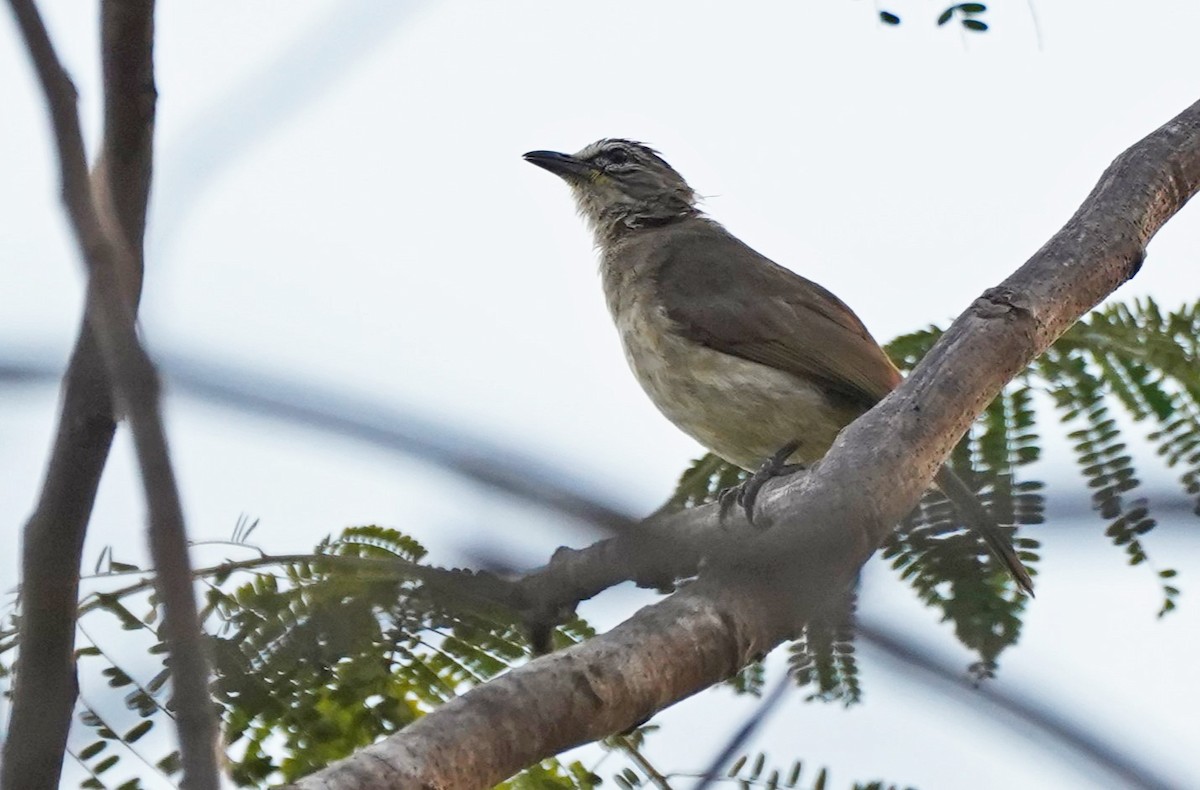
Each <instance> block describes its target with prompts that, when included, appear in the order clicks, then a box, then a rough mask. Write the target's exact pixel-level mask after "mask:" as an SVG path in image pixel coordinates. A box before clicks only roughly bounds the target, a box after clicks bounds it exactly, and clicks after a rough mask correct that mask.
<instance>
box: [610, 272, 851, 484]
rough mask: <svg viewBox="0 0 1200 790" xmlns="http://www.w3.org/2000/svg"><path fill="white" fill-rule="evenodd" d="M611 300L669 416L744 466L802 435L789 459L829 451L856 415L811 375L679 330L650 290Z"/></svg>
mask: <svg viewBox="0 0 1200 790" xmlns="http://www.w3.org/2000/svg"><path fill="white" fill-rule="evenodd" d="M633 290H634V291H639V290H640V291H642V292H643V294H644V296H643V297H636V296H635V297H630V296H629V294H630V291H628V290H627V291H626V292H625V294H624V297H625V298H623V299H620V300H610V308H612V314H613V319H614V321H615V322H616V326H617V331H618V332H619V333H620V336H621V343H622V345H623V346H624V349H625V358H626V360H628V362H629V367H630V368H631V369H632V370H633V373H634V375H635V376H636V377H637V380H638V382H639V383H640V384H641V385H642V388H643V389H644V390H645V391H646V394H648V395H649V396H650V399H651V400H652V401H653V402H654V405H655V406H657V407H658V409H659V411H661V412H662V413H663V414H664V415H665V416H666V417H667V419H669V420H670V421H671V422H673V423H674V424H675V425H676V426H677V427H679V428H680V429H681V430H683V431H684V432H685V433H687V434H688V435H690V436H691V437H692V438H694V439H695V440H696V441H698V442H699V443H700V444H702V445H704V446H705V447H706V448H708V449H709V450H711V451H712V452H714V453H716V454H717V455H719V456H721V457H722V458H724V459H725V460H727V461H730V462H731V463H734V464H737V465H738V466H740V467H742V468H744V469H755V468H757V467H758V466H759V465H761V464H762V462H763V461H764V460H766V459H767V458H769V457H770V456H772V455H773V454H774V453H775V452H776V451H778V450H779V448H781V447H782V446H783V445H785V444H787V443H788V442H791V441H799V442H800V449H799V450H797V451H796V453H795V454H794V455H793V456H792V458H791V460H792V461H793V462H798V463H809V462H812V461H814V460H816V459H818V458H820V457H821V456H822V455H824V454H825V451H826V450H828V449H829V446H830V445H831V444H832V443H833V440H834V439H835V438H836V436H837V434H838V432H839V431H840V430H841V428H842V427H843V426H844V425H846V424H847V423H848V422H849V421H850V420H851V419H853V417H854V416H855V415H854V414H853V413H847V411H846V408H845V407H844V406H843V407H841V408H839V407H838V406H837V405H836V404H835V402H834V401H831V400H830V399H829V398H828V397H826V394H825V392H824V391H823V389H821V388H820V387H819V386H818V385H816V384H815V383H813V382H810V381H805V380H802V379H801V378H799V377H797V376H794V375H792V374H790V373H787V372H785V371H782V370H778V369H775V368H771V367H768V366H766V365H761V364H759V363H757V362H751V361H750V360H746V359H743V358H741V357H736V356H732V355H730V354H725V353H722V352H719V351H716V350H714V349H712V348H709V347H707V346H704V345H701V344H699V343H696V342H694V341H692V340H689V339H687V338H685V337H683V336H682V335H681V334H679V332H678V330H677V328H676V327H675V325H674V322H672V321H671V319H670V318H669V317H668V316H667V314H666V311H665V309H664V308H663V307H662V306H661V305H658V304H656V303H655V302H654V300H653V299H652V298H650V293H648V290H649V289H633Z"/></svg>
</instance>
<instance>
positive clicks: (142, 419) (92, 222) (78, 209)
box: [5, 0, 220, 790]
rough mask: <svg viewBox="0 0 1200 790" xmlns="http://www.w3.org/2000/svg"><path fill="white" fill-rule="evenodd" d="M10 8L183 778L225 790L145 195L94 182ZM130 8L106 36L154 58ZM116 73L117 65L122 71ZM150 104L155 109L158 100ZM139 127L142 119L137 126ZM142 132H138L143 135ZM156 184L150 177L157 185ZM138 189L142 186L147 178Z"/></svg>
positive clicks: (40, 41) (18, 6)
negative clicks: (125, 426) (153, 313)
mask: <svg viewBox="0 0 1200 790" xmlns="http://www.w3.org/2000/svg"><path fill="white" fill-rule="evenodd" d="M9 4H10V5H11V6H12V9H13V13H14V15H15V16H16V19H17V25H18V27H19V29H20V30H21V34H22V36H23V38H24V40H25V44H26V47H27V48H28V50H29V54H30V56H31V58H32V60H33V64H34V68H35V70H36V72H37V76H38V80H39V82H40V83H41V86H42V90H43V92H44V94H45V96H46V101H47V104H48V107H49V110H50V118H51V125H52V127H53V130H54V138H55V141H56V143H57V149H58V159H59V166H60V171H61V172H60V177H61V182H62V196H63V202H64V203H65V205H66V209H67V214H68V216H69V218H70V221H71V226H72V229H73V231H74V234H75V239H76V243H77V244H78V246H79V249H80V252H81V254H82V257H83V260H84V263H85V264H86V265H87V269H88V274H89V279H88V299H87V308H86V318H87V323H88V326H89V328H90V330H91V332H92V334H93V335H94V337H95V340H96V345H97V346H98V347H99V349H100V353H101V356H102V357H103V359H104V366H105V369H106V370H107V371H108V373H109V375H110V377H111V381H112V385H113V389H114V390H115V392H116V395H117V400H118V401H119V402H120V404H121V405H122V407H123V408H124V410H125V411H126V412H127V413H128V415H129V421H130V426H131V428H132V431H133V439H134V446H135V449H136V452H137V457H138V463H139V466H140V467H141V473H142V484H143V489H144V491H145V496H146V502H147V509H148V511H149V520H150V552H151V556H152V557H153V559H154V564H155V567H156V569H157V573H156V578H157V579H158V581H159V591H158V592H159V598H160V600H162V602H163V608H164V612H165V616H164V630H165V632H166V636H167V645H168V648H169V650H170V656H171V666H172V670H173V672H174V679H175V684H174V694H175V703H176V709H177V711H178V719H177V724H178V730H179V739H180V753H181V758H182V765H183V775H184V779H183V782H184V784H185V785H186V786H188V787H190V788H194V789H195V790H216V788H217V787H218V785H219V783H220V776H219V771H218V768H217V760H216V745H217V724H216V714H215V711H214V709H213V705H212V701H211V699H210V697H209V695H208V665H207V661H206V658H205V653H204V649H203V641H202V637H201V633H200V622H199V617H198V615H197V611H196V596H195V590H194V589H193V587H192V581H191V568H190V562H189V559H188V553H187V538H186V533H185V528H184V523H183V511H182V507H181V505H180V502H179V492H178V489H177V486H176V483H175V476H174V471H173V470H172V468H171V463H170V456H169V453H168V450H167V441H166V434H165V432H164V430H163V424H162V417H161V414H160V413H159V391H158V379H157V373H156V371H155V370H154V366H153V363H152V362H151V361H150V358H149V357H148V356H147V355H146V352H145V350H144V349H143V348H142V346H141V343H140V341H139V339H138V337H137V332H136V329H135V324H134V316H135V301H134V299H133V298H132V296H133V294H134V293H135V292H136V290H137V289H136V283H134V282H133V281H132V280H131V275H133V274H135V273H138V272H139V271H140V267H139V265H138V256H137V255H136V254H135V253H134V252H133V250H132V248H131V241H130V240H131V236H130V234H129V233H128V232H127V229H126V228H124V227H122V225H121V215H122V213H123V209H122V207H123V206H124V207H125V208H126V209H128V208H129V206H131V205H132V204H135V203H136V202H137V200H138V197H137V196H134V197H133V198H130V199H129V200H128V202H126V201H124V200H121V201H118V200H117V199H116V198H115V197H114V195H115V192H114V191H113V190H112V189H110V185H109V183H107V182H106V180H102V179H96V180H93V179H91V178H90V177H89V175H88V171H87V159H86V155H85V153H84V146H83V138H82V135H81V133H80V128H79V117H78V114H77V111H76V106H75V103H76V93H75V87H74V85H72V83H71V80H70V78H69V77H68V76H67V74H66V72H65V71H64V70H63V67H62V64H61V63H60V62H59V60H58V56H57V55H56V53H55V52H54V48H53V45H52V44H51V42H50V38H49V35H48V34H47V32H46V28H45V26H44V24H43V23H42V20H41V16H40V15H39V14H38V11H37V8H36V6H35V5H34V3H33V2H32V0H9ZM114 8H115V6H114ZM129 9H133V10H132V16H131V17H129V18H126V19H124V20H121V19H117V17H116V15H115V14H114V16H112V17H106V19H105V22H106V24H105V26H104V27H105V33H106V37H107V34H108V31H109V24H108V23H109V20H110V19H111V20H112V22H111V25H112V29H114V30H116V29H123V24H124V23H127V22H128V21H129V20H130V19H132V20H133V21H134V22H135V23H138V22H141V23H142V24H141V26H140V27H138V29H139V30H140V31H141V32H142V34H143V36H144V40H143V41H142V42H141V51H144V52H145V53H146V57H147V58H149V46H150V38H151V36H152V30H153V21H152V9H153V6H152V4H150V3H148V2H146V3H143V4H142V5H141V12H142V13H141V15H140V16H139V15H138V13H137V9H136V8H133V7H132V6H130V7H127V8H124V9H120V13H124V12H125V11H127V10H129ZM135 26H136V25H135ZM116 45H117V42H114V41H105V46H106V47H109V46H116ZM112 57H113V60H106V64H105V65H106V69H105V72H106V79H113V77H112V72H111V71H110V64H115V63H116V62H117V59H119V57H120V53H112ZM139 63H140V61H139ZM112 68H114V69H116V66H115V65H113V66H112ZM146 68H148V67H146ZM116 70H117V71H119V70H120V69H116ZM136 83H137V80H136V79H135V84H136ZM119 89H120V88H119V87H118V86H114V95H113V97H112V100H113V101H118V100H120V101H126V100H129V97H124V96H121V97H118V96H116V95H115V91H116V90H119ZM150 106H153V99H152V98H151V100H150ZM114 116H115V117H122V116H123V114H122V113H121V112H117V111H114V112H113V113H111V114H110V113H106V120H111V119H112V118H113V117H114ZM137 125H138V124H137V123H136V122H135V123H134V124H132V127H136V126H137ZM123 131H126V130H123ZM133 133H134V134H137V130H136V129H134V130H133ZM147 134H148V133H147ZM148 178H149V175H148V173H147V174H146V176H145V183H146V184H147V188H148ZM109 180H111V181H112V186H116V185H117V182H116V181H115V179H109ZM138 183H142V181H141V180H138ZM98 193H99V195H98ZM105 194H107V195H108V197H109V198H110V199H111V203H110V204H109V205H105V203H106V201H105V199H104V195H105ZM98 198H99V199H98ZM98 204H99V205H98ZM133 208H136V206H133ZM104 209H109V211H108V213H102V210H104ZM77 572H78V571H77V569H76V573H77ZM27 674H28V673H27ZM61 759H62V758H61V751H60V753H59V755H58V758H57V760H58V763H59V764H60V765H61ZM60 770H61V769H60ZM10 776H11V780H12V782H13V784H12V786H13V787H17V786H18V785H17V784H15V782H16V781H18V776H17V775H16V774H15V773H13V774H10V773H9V770H8V769H7V768H6V773H5V777H6V781H8V778H9V777H10ZM19 781H20V782H21V784H20V785H19V786H21V787H29V786H30V785H29V784H28V783H27V780H26V777H24V776H21V777H19Z"/></svg>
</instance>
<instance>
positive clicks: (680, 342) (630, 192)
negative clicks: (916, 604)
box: [525, 139, 1032, 593]
mask: <svg viewBox="0 0 1200 790" xmlns="http://www.w3.org/2000/svg"><path fill="white" fill-rule="evenodd" d="M525 158H526V159H527V160H528V161H530V162H532V163H533V164H536V165H538V166H540V167H543V168H545V169H547V170H549V171H551V172H553V173H555V174H556V175H559V176H560V177H562V178H563V179H564V180H565V181H566V182H567V183H568V184H569V185H570V187H571V190H572V192H573V194H574V197H575V200H576V204H577V206H578V208H579V211H580V213H581V214H582V215H583V217H584V219H585V220H586V221H587V222H588V224H589V225H590V227H591V228H592V232H593V234H594V237H595V240H596V246H597V247H598V248H599V250H600V273H601V279H602V281H603V285H604V293H605V298H606V300H607V302H608V307H609V310H610V312H611V313H612V316H613V321H614V322H615V324H616V326H617V330H618V332H619V333H620V336H621V343H622V345H623V347H624V349H625V356H626V359H627V360H628V361H629V365H630V367H631V368H632V370H633V372H634V375H635V376H636V377H637V379H638V381H639V382H640V383H641V385H642V387H643V389H645V391H646V393H647V394H648V395H649V396H650V399H651V400H652V401H653V402H654V404H655V405H656V406H657V407H658V408H659V410H660V411H662V413H663V414H664V415H665V416H666V417H667V418H668V419H670V420H671V421H672V422H673V423H675V425H676V426H678V427H679V428H680V429H681V430H683V431H684V432H685V433H687V434H689V435H690V436H692V437H693V438H694V439H696V441H698V442H699V443H700V444H702V445H704V446H705V447H707V448H708V449H709V450H711V451H712V452H714V453H716V454H717V455H718V456H720V457H722V458H724V459H725V460H727V461H729V462H731V463H734V464H737V465H738V466H740V467H742V468H743V469H748V470H754V469H757V468H759V467H760V466H762V465H763V464H764V463H765V462H767V461H768V460H769V459H771V458H772V457H774V456H776V454H777V453H780V450H781V448H785V447H787V449H791V448H790V446H789V445H793V444H794V445H795V447H796V449H795V450H794V451H793V452H792V453H791V454H790V455H789V456H788V457H787V460H789V461H791V462H796V463H811V462H813V461H816V460H817V459H819V458H820V457H821V456H823V455H824V454H825V452H826V451H827V450H828V449H829V447H830V446H831V445H832V444H833V441H834V439H835V438H836V437H837V434H838V433H839V432H840V431H841V430H842V428H844V427H845V426H846V425H848V424H849V423H850V422H851V421H853V420H854V419H855V418H856V417H858V416H859V415H860V414H862V413H863V412H865V411H866V410H867V409H869V408H871V406H873V405H874V404H876V403H878V402H879V401H880V400H881V399H882V398H883V397H884V396H885V395H887V393H889V392H891V391H892V390H893V389H895V388H896V386H898V385H899V383H900V381H901V376H900V372H899V371H898V370H897V369H896V367H895V366H894V365H893V364H892V363H891V361H890V360H889V359H888V357H887V355H886V354H885V353H884V351H883V349H882V348H880V346H879V344H878V343H877V342H875V339H874V338H873V337H871V334H870V332H868V331H867V328H866V327H865V326H864V325H863V323H862V321H860V320H859V319H858V317H857V316H856V315H855V314H854V313H853V311H851V310H850V308H849V307H847V306H846V305H845V304H844V303H843V302H842V301H841V300H840V299H838V298H837V297H836V296H834V295H833V294H832V293H830V292H829V291H827V290H826V289H824V288H822V287H821V286H820V285H817V284H816V283H814V282H812V281H811V280H807V279H805V278H803V277H801V276H800V275H798V274H795V273H794V272H792V271H790V270H788V269H785V268H783V267H781V266H779V265H777V264H775V263H774V262H773V261H771V260H769V259H768V258H766V257H765V256H763V255H760V254H759V253H757V252H755V251H754V250H753V249H751V248H750V247H749V246H747V245H746V244H744V243H743V242H741V241H740V240H739V239H737V238H736V237H734V236H733V235H732V234H730V233H729V232H728V231H727V230H725V228H723V227H722V226H721V225H720V224H718V223H717V222H715V221H713V220H712V219H709V218H708V217H707V216H705V215H704V214H703V213H702V212H701V211H700V210H699V209H697V208H696V195H695V193H694V192H693V190H692V189H691V187H689V186H688V185H687V182H685V181H684V179H683V177H682V176H680V175H679V174H678V173H677V172H676V171H675V170H674V169H673V168H672V167H671V166H670V165H668V164H667V163H666V161H664V160H663V159H662V157H661V156H659V155H658V153H657V152H655V151H653V150H652V149H650V148H648V147H646V146H644V145H642V144H640V143H635V142H633V141H630V140H621V139H606V140H600V141H598V142H596V143H593V144H592V145H589V146H588V147H586V148H584V149H583V150H582V151H580V152H579V153H577V154H574V155H567V154H560V153H556V152H552V151H531V152H530V153H528V154H526V155H525ZM784 452H786V450H785V451H784ZM937 483H938V487H939V488H941V489H942V491H943V492H944V493H945V494H946V495H947V496H948V497H950V499H951V500H952V501H954V503H955V505H956V508H957V510H958V511H959V513H960V515H961V516H962V517H963V518H964V519H965V520H966V521H967V522H968V523H969V524H970V526H971V527H972V528H974V529H975V530H976V531H977V532H979V534H980V535H981V536H982V537H983V538H984V540H985V541H986V542H987V544H988V546H989V548H990V549H991V550H992V552H993V553H994V554H995V555H996V556H997V557H998V558H999V559H1000V560H1001V561H1002V562H1004V563H1005V565H1006V566H1007V567H1008V569H1009V571H1010V572H1011V573H1012V575H1013V577H1014V578H1015V579H1016V581H1017V583H1018V584H1019V585H1020V586H1021V588H1022V589H1023V590H1025V591H1026V592H1030V593H1031V592H1032V580H1031V579H1030V577H1029V574H1028V572H1027V571H1026V570H1025V568H1024V566H1023V565H1022V564H1021V562H1020V560H1019V559H1018V558H1017V556H1016V553H1015V552H1014V550H1013V548H1012V544H1011V542H1010V541H1009V539H1008V536H1007V535H1006V534H1005V533H1004V531H1003V530H1001V529H1000V527H999V526H998V525H997V524H996V523H995V521H994V520H993V519H992V518H991V516H990V515H988V513H987V511H986V510H985V509H984V508H983V506H982V505H981V504H980V503H979V501H978V500H977V499H976V498H975V495H974V493H973V492H972V491H971V490H970V488H969V487H967V485H966V484H965V483H963V482H962V481H961V480H960V479H959V478H958V477H957V476H956V475H954V473H953V472H952V471H951V470H950V469H948V468H943V469H942V470H941V471H940V472H939V473H938V476H937Z"/></svg>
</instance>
